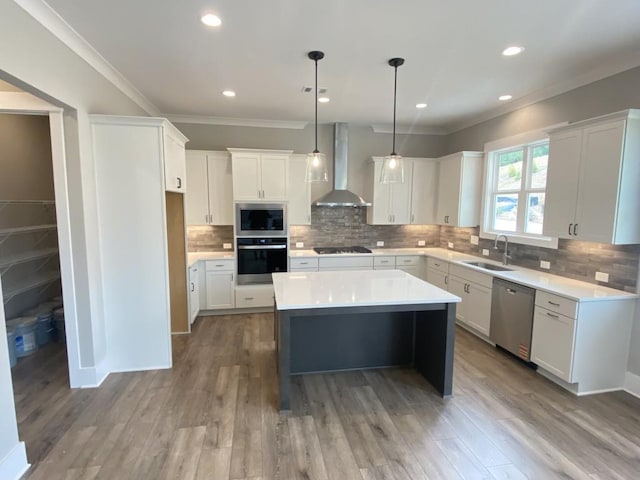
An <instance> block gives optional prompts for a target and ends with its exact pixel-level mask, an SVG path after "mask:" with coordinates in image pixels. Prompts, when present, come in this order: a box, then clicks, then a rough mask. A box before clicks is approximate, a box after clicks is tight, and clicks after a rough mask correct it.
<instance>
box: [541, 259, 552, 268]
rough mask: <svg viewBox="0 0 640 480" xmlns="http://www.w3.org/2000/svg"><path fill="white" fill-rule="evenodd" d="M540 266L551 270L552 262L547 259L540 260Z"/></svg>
mask: <svg viewBox="0 0 640 480" xmlns="http://www.w3.org/2000/svg"><path fill="white" fill-rule="evenodd" d="M540 268H544V269H545V270H549V269H550V268H551V262H547V261H546V260H540Z"/></svg>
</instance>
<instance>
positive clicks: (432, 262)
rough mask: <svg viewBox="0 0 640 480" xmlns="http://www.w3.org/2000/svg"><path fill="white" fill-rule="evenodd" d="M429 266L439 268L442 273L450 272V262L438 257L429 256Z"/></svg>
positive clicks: (434, 268)
mask: <svg viewBox="0 0 640 480" xmlns="http://www.w3.org/2000/svg"><path fill="white" fill-rule="evenodd" d="M427 268H431V269H433V270H438V271H439V272H442V273H449V262H445V261H444V260H440V259H437V258H432V257H428V258H427Z"/></svg>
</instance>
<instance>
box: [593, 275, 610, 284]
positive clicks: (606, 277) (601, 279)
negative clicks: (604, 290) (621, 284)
mask: <svg viewBox="0 0 640 480" xmlns="http://www.w3.org/2000/svg"><path fill="white" fill-rule="evenodd" d="M596 280H597V281H599V282H605V283H608V282H609V274H608V273H604V272H596Z"/></svg>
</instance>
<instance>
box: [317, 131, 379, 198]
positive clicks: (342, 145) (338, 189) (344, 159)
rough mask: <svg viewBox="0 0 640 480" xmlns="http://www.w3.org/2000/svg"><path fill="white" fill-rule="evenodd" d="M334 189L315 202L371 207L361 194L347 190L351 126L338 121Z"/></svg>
mask: <svg viewBox="0 0 640 480" xmlns="http://www.w3.org/2000/svg"><path fill="white" fill-rule="evenodd" d="M333 144H334V148H333V190H331V191H330V192H329V193H327V194H326V195H324V196H322V197H320V198H319V199H318V200H316V201H315V202H314V205H315V206H317V207H370V206H371V203H370V202H367V201H366V200H365V199H364V198H362V197H361V196H360V195H357V194H355V193H353V192H351V191H349V190H347V171H348V167H349V159H348V147H349V126H348V125H347V124H346V123H336V124H334V126H333Z"/></svg>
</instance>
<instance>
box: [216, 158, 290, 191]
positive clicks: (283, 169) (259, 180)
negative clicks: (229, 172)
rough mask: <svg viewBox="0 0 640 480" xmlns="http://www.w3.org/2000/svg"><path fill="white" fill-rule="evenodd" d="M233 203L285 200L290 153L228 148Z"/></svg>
mask: <svg viewBox="0 0 640 480" xmlns="http://www.w3.org/2000/svg"><path fill="white" fill-rule="evenodd" d="M227 150H229V152H231V159H232V162H233V199H234V201H281V202H284V201H287V200H288V198H287V193H288V192H287V186H288V178H289V157H290V155H291V150H249V149H238V148H229V149H227Z"/></svg>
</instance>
